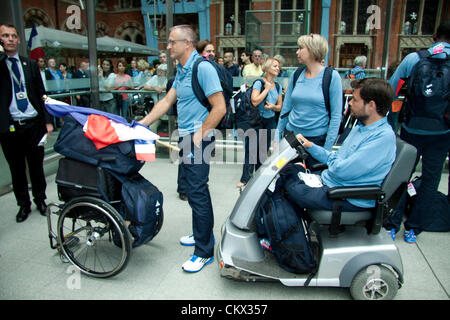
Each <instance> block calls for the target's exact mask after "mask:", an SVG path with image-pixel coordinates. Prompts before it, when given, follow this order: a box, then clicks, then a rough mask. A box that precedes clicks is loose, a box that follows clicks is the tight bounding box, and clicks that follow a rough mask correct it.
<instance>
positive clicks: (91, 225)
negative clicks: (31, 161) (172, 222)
mask: <svg viewBox="0 0 450 320" xmlns="http://www.w3.org/2000/svg"><path fill="white" fill-rule="evenodd" d="M54 148H55V150H56V151H58V152H59V153H61V154H63V155H64V156H66V157H65V158H62V159H60V161H59V167H58V171H57V174H56V179H55V180H56V184H57V190H58V198H59V200H61V201H63V202H64V203H63V204H55V203H51V204H49V206H48V209H47V220H48V229H49V238H50V245H51V248H53V249H57V250H58V251H59V252H60V254H61V258H62V259H63V261H68V262H70V263H72V264H73V265H74V266H76V267H77V268H78V269H79V270H80V271H81V272H82V273H84V274H86V275H89V276H93V277H98V278H107V277H111V276H114V275H117V274H118V273H120V272H121V271H123V270H124V268H125V267H126V266H127V264H128V261H129V259H130V256H131V249H132V248H134V247H137V246H140V245H142V244H144V243H147V242H148V241H150V240H151V239H153V238H154V237H155V236H156V235H157V234H158V232H159V231H160V230H161V227H162V223H163V210H162V205H163V195H162V193H161V192H160V191H159V190H158V189H157V188H156V187H155V186H154V185H153V184H151V183H150V182H149V181H147V180H146V179H145V178H144V177H142V176H141V175H140V174H139V173H138V171H139V169H140V168H141V167H142V165H143V164H142V163H141V162H140V161H138V160H136V158H135V155H134V154H133V151H134V141H133V140H131V141H125V142H120V143H116V144H113V145H110V146H108V147H107V148H108V149H107V150H104V149H106V148H104V149H100V150H97V149H96V148H95V146H94V145H93V143H92V141H90V140H89V139H88V138H86V137H85V136H84V134H83V133H82V126H81V125H80V124H78V123H77V122H76V121H75V120H74V119H73V118H71V117H70V116H68V117H66V121H65V124H64V126H63V129H62V130H61V133H60V135H59V136H58V140H57V142H56V143H55V147H54ZM124 150H125V152H124ZM102 153H103V154H102ZM125 162H126V163H125ZM119 166H120V167H119ZM123 168H127V171H126V172H121V170H122V169H123ZM133 188H134V189H133ZM136 188H139V189H140V190H141V192H140V193H138V192H135V190H136ZM130 192H131V193H134V198H133V197H130V196H129V194H130ZM148 195H152V196H151V197H150V199H146V200H145V201H142V198H143V197H147V196H148ZM134 201H138V202H139V208H136V204H135V203H134ZM52 213H55V214H56V215H58V216H59V217H58V221H57V224H56V232H54V231H53V228H52V222H51V217H52Z"/></svg>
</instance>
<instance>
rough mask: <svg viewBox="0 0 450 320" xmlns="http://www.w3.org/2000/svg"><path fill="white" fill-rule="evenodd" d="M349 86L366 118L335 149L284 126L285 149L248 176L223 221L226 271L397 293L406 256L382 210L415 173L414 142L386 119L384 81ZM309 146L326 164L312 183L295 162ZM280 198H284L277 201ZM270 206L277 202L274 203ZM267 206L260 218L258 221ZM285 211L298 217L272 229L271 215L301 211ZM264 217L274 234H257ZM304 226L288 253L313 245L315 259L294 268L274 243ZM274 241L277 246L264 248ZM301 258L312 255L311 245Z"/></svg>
mask: <svg viewBox="0 0 450 320" xmlns="http://www.w3.org/2000/svg"><path fill="white" fill-rule="evenodd" d="M352 87H353V100H352V101H351V103H350V105H351V110H352V115H353V116H354V117H356V118H357V119H358V120H359V124H358V125H357V126H355V127H354V128H353V129H352V131H351V132H350V134H349V136H348V137H347V138H346V140H344V143H343V145H342V146H341V148H340V149H339V150H338V151H337V152H328V151H327V150H324V149H323V148H321V147H318V146H316V145H314V144H313V143H311V142H310V141H308V140H306V139H305V138H304V137H303V136H302V135H301V134H298V135H297V136H295V135H294V134H293V133H287V134H286V135H285V137H284V139H282V140H281V141H280V144H279V148H278V152H276V153H274V154H272V156H271V157H270V158H269V159H267V161H266V162H265V163H264V164H263V166H262V167H261V168H260V169H259V170H258V172H257V173H256V174H255V176H254V177H253V178H252V179H251V180H250V181H249V184H248V185H247V187H246V188H245V189H244V190H243V192H242V193H241V195H240V197H239V199H238V201H237V202H236V205H235V207H234V208H233V211H232V213H231V215H230V217H229V218H228V219H227V220H226V222H225V223H224V225H223V228H222V240H221V241H220V243H219V245H218V248H217V257H218V262H219V267H220V272H221V275H222V276H224V277H230V278H233V279H237V280H245V281H258V280H263V281H264V280H265V281H267V280H278V281H280V282H281V283H283V284H284V285H287V286H318V287H344V288H350V292H351V294H352V296H353V297H354V298H355V299H392V298H393V297H394V296H395V295H396V293H397V290H398V288H399V287H400V286H401V284H402V283H403V266H402V262H401V258H400V255H399V253H398V249H397V248H396V246H395V244H394V242H393V241H392V238H391V237H390V235H389V233H387V232H384V231H382V228H381V226H382V220H383V217H384V215H385V214H386V213H387V212H388V210H389V208H391V207H394V206H395V201H396V195H397V194H398V190H401V189H402V187H403V186H405V185H406V183H407V181H408V179H409V175H410V171H408V170H412V166H413V164H414V157H415V153H416V150H415V148H414V147H412V146H411V145H409V144H407V143H405V142H403V141H401V140H400V139H396V137H395V134H394V132H393V131H392V129H391V127H390V126H389V124H388V123H387V121H386V117H385V116H386V113H387V110H388V109H389V106H390V105H391V102H392V96H393V95H392V90H393V89H392V87H391V86H390V85H389V84H388V83H387V82H386V81H384V80H381V79H362V80H355V81H354V82H352ZM304 148H305V149H307V150H308V153H309V154H310V155H312V156H313V157H315V158H316V159H317V160H319V161H321V162H323V164H324V165H326V166H327V167H328V168H327V169H325V170H323V171H322V172H321V173H320V176H319V179H316V181H315V182H316V183H315V184H310V185H311V186H308V185H307V183H309V181H308V179H305V180H306V181H307V182H305V181H300V178H299V176H304V175H305V172H304V171H305V170H304V169H299V168H300V167H301V166H299V165H296V164H294V163H293V162H294V161H295V159H297V158H298V156H299V155H300V156H301V157H303V158H304V157H305V155H306V156H307V153H306V152H305V149H304ZM411 159H412V161H410V160H411ZM313 170H314V169H313ZM274 182H276V183H274ZM268 199H270V200H271V201H268ZM280 199H281V202H282V203H283V206H281V205H279V206H278V207H277V205H276V202H277V201H279V203H280ZM266 204H269V205H266ZM289 207H291V209H292V210H291V209H289ZM299 207H300V208H302V209H307V210H306V212H307V214H306V215H303V216H302V217H303V218H305V220H303V219H299V218H298V216H301V215H302V212H303V211H302V210H299ZM261 208H263V209H264V210H261ZM271 208H275V209H273V210H272V212H269V211H267V210H271ZM280 208H285V209H286V210H281V211H280ZM261 211H262V212H263V215H262V217H263V219H262V221H259V220H260V219H261V214H260V213H261ZM278 212H279V213H280V214H279V217H277V215H278ZM286 212H288V213H289V214H290V215H291V216H292V215H293V216H295V217H296V218H297V219H298V220H300V221H299V222H296V223H295V225H294V224H293V225H292V226H291V227H290V228H289V230H287V231H285V232H284V231H283V233H279V234H275V236H274V233H272V230H271V229H270V227H269V226H268V224H267V220H268V219H266V217H269V220H271V221H276V218H280V219H279V220H278V224H286V222H285V221H286V220H289V219H290V220H295V219H291V216H290V215H289V214H286ZM272 217H273V218H272ZM282 219H285V220H282ZM261 222H262V223H263V225H264V227H265V231H266V232H265V233H266V234H268V235H269V238H270V239H275V241H273V240H272V243H271V244H268V243H267V242H265V241H262V242H260V240H261V239H260V238H261V235H264V232H261V230H262V229H261V228H260V226H261ZM304 224H306V227H305V226H304ZM302 225H303V226H302ZM272 229H273V228H272ZM298 229H301V230H303V229H304V230H305V231H306V232H305V233H306V236H307V238H309V239H308V240H309V241H308V242H307V243H306V244H305V243H303V247H302V248H301V249H299V250H298V251H297V252H295V250H291V251H290V252H291V253H290V254H291V255H287V257H288V258H287V260H289V257H292V258H293V259H297V258H299V257H300V256H301V255H302V254H301V253H299V252H302V251H309V252H310V253H309V255H310V256H311V255H312V256H313V258H314V260H315V261H314V263H313V264H315V266H314V268H312V269H309V270H308V269H307V268H305V270H307V271H306V272H298V271H290V270H289V267H290V266H289V265H288V266H287V267H286V265H285V266H283V265H282V263H281V262H284V261H286V260H282V259H281V258H280V254H279V252H277V249H279V248H280V246H279V245H278V246H277V244H279V243H282V242H284V241H285V240H286V239H287V238H290V237H291V236H292V234H295V233H299V231H298ZM263 231H264V230H263ZM267 231H269V232H267ZM305 233H304V234H303V237H305ZM299 238H300V237H298V239H299ZM274 244H275V245H274ZM270 246H271V248H272V253H273V254H271V253H269V252H267V250H264V248H265V247H269V248H270ZM289 246H291V247H299V244H298V243H294V242H291V243H285V248H286V247H288V249H289ZM309 247H312V248H317V250H316V251H314V250H312V249H311V250H309ZM282 249H283V248H282ZM278 251H279V250H278ZM286 251H288V250H286ZM285 257H286V256H285ZM285 257H284V258H285ZM301 259H303V261H305V262H308V261H307V255H306V254H305V255H303V257H300V260H301ZM294 264H295V263H294ZM311 270H312V271H311Z"/></svg>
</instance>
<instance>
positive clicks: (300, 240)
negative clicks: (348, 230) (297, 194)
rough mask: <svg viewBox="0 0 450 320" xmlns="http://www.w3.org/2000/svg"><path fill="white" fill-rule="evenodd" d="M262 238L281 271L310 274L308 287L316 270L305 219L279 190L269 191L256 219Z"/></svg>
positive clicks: (264, 196) (264, 197)
mask: <svg viewBox="0 0 450 320" xmlns="http://www.w3.org/2000/svg"><path fill="white" fill-rule="evenodd" d="M255 220H256V221H255V222H256V226H257V232H258V235H259V236H260V237H263V238H268V239H269V242H270V244H271V247H272V252H273V254H274V255H275V258H276V259H277V261H278V264H279V265H280V267H281V268H283V269H284V270H286V271H288V272H292V273H296V274H308V273H310V274H311V275H310V277H309V279H308V281H307V282H306V283H305V285H307V284H308V283H309V281H310V280H311V278H312V277H313V276H314V274H315V273H316V271H317V263H316V261H315V258H314V253H313V247H312V245H311V241H310V239H309V234H308V235H307V234H306V232H305V228H304V226H303V222H302V219H301V218H300V217H299V216H298V215H297V213H296V211H295V209H294V207H293V206H292V205H291V203H290V202H289V201H288V200H287V199H286V198H284V197H283V195H282V193H281V192H280V191H275V192H274V193H271V192H270V191H266V193H265V194H264V195H263V198H262V199H261V201H260V206H259V208H258V210H257V213H256V218H255Z"/></svg>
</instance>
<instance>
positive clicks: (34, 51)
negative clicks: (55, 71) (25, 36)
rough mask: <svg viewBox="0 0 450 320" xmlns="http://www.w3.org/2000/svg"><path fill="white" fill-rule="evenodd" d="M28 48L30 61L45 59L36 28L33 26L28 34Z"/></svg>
mask: <svg viewBox="0 0 450 320" xmlns="http://www.w3.org/2000/svg"><path fill="white" fill-rule="evenodd" d="M28 48H30V59H32V60H37V59H39V58H43V57H45V52H44V48H43V47H42V44H41V38H39V34H38V32H37V30H36V26H35V25H33V28H32V29H31V33H30V39H29V40H28Z"/></svg>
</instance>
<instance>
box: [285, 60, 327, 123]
mask: <svg viewBox="0 0 450 320" xmlns="http://www.w3.org/2000/svg"><path fill="white" fill-rule="evenodd" d="M305 68H306V66H301V67H298V68H297V70H295V72H294V77H293V88H292V91H294V88H295V85H296V84H297V80H298V77H299V76H300V74H301V73H302V72H303V70H304V69H305ZM333 70H334V69H333V68H331V67H325V71H324V74H323V79H322V93H323V99H324V101H325V107H326V108H327V111H328V115H329V116H330V110H331V105H330V84H331V78H332V77H333ZM289 113H290V111H288V112H286V113H283V114H282V115H280V118H281V119H284V118H286V117H287V116H288V115H289Z"/></svg>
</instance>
